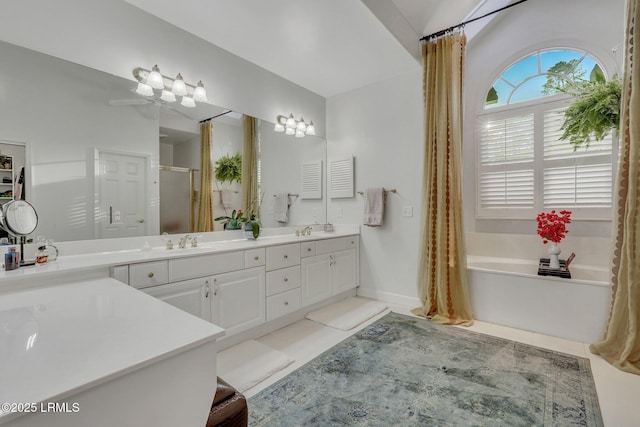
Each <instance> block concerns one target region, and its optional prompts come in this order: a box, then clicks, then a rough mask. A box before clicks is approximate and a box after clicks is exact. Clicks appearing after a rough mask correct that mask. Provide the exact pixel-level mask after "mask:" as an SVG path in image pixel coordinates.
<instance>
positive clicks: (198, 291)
mask: <svg viewBox="0 0 640 427" xmlns="http://www.w3.org/2000/svg"><path fill="white" fill-rule="evenodd" d="M209 285H210V280H209V278H201V279H193V280H185V281H183V282H175V283H169V284H168V285H161V286H154V287H151V288H146V289H142V291H143V292H146V293H147V294H149V295H151V296H153V297H156V298H159V299H161V300H162V301H164V302H166V303H168V304H171V305H173V306H174V307H178V308H179V309H181V310H184V311H186V312H187V313H191V314H193V315H194V316H198V317H199V318H201V319H204V320H207V321H211V303H210V302H209V300H210V297H211V291H210V286H209Z"/></svg>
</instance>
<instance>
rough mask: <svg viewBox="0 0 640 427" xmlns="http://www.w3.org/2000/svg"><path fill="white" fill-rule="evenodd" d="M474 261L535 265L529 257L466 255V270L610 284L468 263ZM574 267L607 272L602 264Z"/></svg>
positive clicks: (569, 281)
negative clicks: (496, 268)
mask: <svg viewBox="0 0 640 427" xmlns="http://www.w3.org/2000/svg"><path fill="white" fill-rule="evenodd" d="M474 262H475V263H482V262H487V263H489V262H490V263H499V264H524V265H531V266H533V267H537V265H538V263H537V262H536V261H533V260H529V259H520V258H500V257H488V256H481V255H467V270H474V271H481V272H485V273H493V274H501V275H507V276H516V277H528V278H536V279H540V280H550V281H554V282H560V283H565V284H581V285H588V286H599V287H609V286H610V285H609V282H608V281H599V280H586V279H574V278H571V279H564V278H561V277H555V276H539V275H537V274H530V273H522V272H517V271H508V270H495V269H492V268H485V267H479V266H473V265H469V264H473V263H474ZM575 267H576V268H581V269H585V270H595V271H602V272H605V273H608V272H609V268H607V267H602V266H588V265H582V264H575Z"/></svg>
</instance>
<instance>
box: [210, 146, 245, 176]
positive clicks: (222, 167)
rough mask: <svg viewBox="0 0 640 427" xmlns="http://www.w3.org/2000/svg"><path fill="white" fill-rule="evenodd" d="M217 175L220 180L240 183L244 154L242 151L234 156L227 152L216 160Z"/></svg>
mask: <svg viewBox="0 0 640 427" xmlns="http://www.w3.org/2000/svg"><path fill="white" fill-rule="evenodd" d="M215 165H216V167H215V171H214V172H215V176H216V179H217V180H218V181H220V182H229V183H230V184H231V183H233V181H236V182H238V183H240V182H242V156H241V155H240V153H236V154H234V155H233V156H231V155H229V154H227V155H226V156H222V157H220V158H219V159H218V160H216V162H215Z"/></svg>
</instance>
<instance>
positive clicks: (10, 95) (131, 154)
mask: <svg viewBox="0 0 640 427" xmlns="http://www.w3.org/2000/svg"><path fill="white" fill-rule="evenodd" d="M0 56H1V57H2V58H3V61H2V62H3V67H2V69H0V118H1V121H0V122H1V123H2V124H1V126H0V140H1V141H5V142H7V143H10V144H14V145H17V146H24V147H25V149H26V154H25V158H26V160H25V165H24V170H25V178H24V191H22V192H21V193H22V194H23V197H24V199H25V200H27V201H29V202H30V203H31V204H32V205H33V206H34V207H35V209H36V211H37V212H38V216H39V224H38V227H37V229H36V230H35V232H34V234H36V235H38V236H45V237H46V238H50V239H54V240H56V241H69V240H87V239H96V238H107V237H126V236H142V235H157V234H160V233H161V232H163V231H166V232H169V233H177V232H189V231H190V228H189V227H190V221H192V218H191V214H190V212H191V209H192V206H193V199H194V197H195V199H196V200H197V194H198V191H199V188H198V187H199V177H198V172H199V171H198V169H199V168H200V136H199V125H198V122H200V121H201V120H204V119H208V118H210V117H214V116H219V117H217V118H215V119H213V123H214V130H213V153H212V156H213V161H214V162H216V161H217V160H218V159H220V158H221V157H224V156H233V155H235V154H236V153H240V154H242V153H241V152H242V120H241V118H242V114H241V112H230V113H227V114H223V115H221V114H222V113H225V112H227V111H228V110H226V109H224V108H222V107H218V106H215V105H211V104H203V103H198V105H197V107H196V108H184V107H182V106H179V105H175V104H169V105H165V104H162V103H159V102H142V101H141V100H142V99H144V98H140V97H139V96H138V95H137V94H135V91H134V89H135V86H136V82H134V81H133V79H132V80H127V79H122V78H119V77H115V76H113V75H110V74H106V73H103V72H100V71H97V70H93V69H90V68H87V67H83V66H80V65H77V64H73V63H70V62H67V61H64V60H60V59H57V58H54V57H51V56H48V55H44V54H40V53H37V52H34V51H31V50H28V49H24V48H21V47H18V46H15V45H11V44H8V43H4V42H0ZM136 65H137V64H132V68H133V67H134V66H136ZM209 98H210V99H213V100H215V94H209ZM258 135H259V137H258V139H259V144H260V162H259V165H260V176H259V182H260V184H259V185H260V197H261V201H262V207H261V217H262V222H263V226H266V227H279V226H280V227H281V226H299V225H303V224H313V223H324V222H326V190H325V185H324V171H322V180H323V182H322V190H321V194H320V197H312V198H308V197H306V198H305V197H303V193H302V182H301V174H302V170H303V168H304V165H307V164H309V163H317V162H320V163H321V164H322V167H323V168H324V165H325V163H326V143H325V141H324V140H323V139H321V138H319V137H315V136H306V137H304V138H294V137H292V136H288V135H285V134H283V133H277V132H275V131H274V130H273V123H269V122H266V121H262V120H258ZM241 185H242V184H241V183H237V182H235V181H234V182H220V181H216V182H215V183H214V188H215V192H214V195H213V203H214V216H216V217H217V216H224V215H227V214H230V213H231V211H232V210H233V209H237V208H238V207H239V206H240V192H241V188H242V187H241ZM223 193H224V195H225V199H224V200H223V198H222V194H223ZM282 194H287V195H289V194H290V195H291V197H289V204H290V206H289V210H288V216H287V221H286V222H279V221H278V220H277V218H276V215H274V209H277V208H276V206H275V203H274V201H275V200H277V199H278V197H281V195H282ZM223 202H224V203H223ZM196 203H197V202H196ZM195 215H197V207H196V208H195ZM218 229H219V230H222V225H221V224H217V225H216V230H218Z"/></svg>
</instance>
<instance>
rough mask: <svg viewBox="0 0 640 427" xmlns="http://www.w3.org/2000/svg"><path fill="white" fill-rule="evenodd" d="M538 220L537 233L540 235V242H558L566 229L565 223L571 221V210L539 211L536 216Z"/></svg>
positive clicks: (564, 234)
mask: <svg viewBox="0 0 640 427" xmlns="http://www.w3.org/2000/svg"><path fill="white" fill-rule="evenodd" d="M536 221H537V222H538V235H539V236H540V237H542V242H543V243H544V244H545V245H546V244H547V243H548V242H554V243H560V240H562V239H564V238H565V236H566V234H567V233H568V232H569V231H568V230H567V224H569V223H570V222H571V211H560V214H557V213H556V211H551V212H549V213H544V212H542V213H539V214H538V216H537V217H536Z"/></svg>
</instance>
